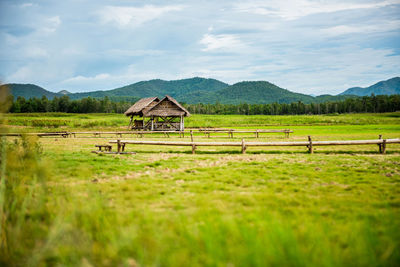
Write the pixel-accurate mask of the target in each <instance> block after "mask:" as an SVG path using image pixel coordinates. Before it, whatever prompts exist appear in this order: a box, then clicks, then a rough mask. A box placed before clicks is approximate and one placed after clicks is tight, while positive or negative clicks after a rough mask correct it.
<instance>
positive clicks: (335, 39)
mask: <svg viewBox="0 0 400 267" xmlns="http://www.w3.org/2000/svg"><path fill="white" fill-rule="evenodd" d="M195 76H196V77H204V78H214V79H218V80H220V81H223V82H226V83H229V84H234V83H236V82H240V81H259V80H263V81H269V82H271V83H274V84H276V85H278V86H280V87H282V88H285V89H288V90H291V91H294V92H300V93H305V94H314V95H320V94H338V93H340V92H342V91H344V90H345V89H347V88H349V87H353V86H362V87H365V86H369V85H372V84H374V83H376V82H378V81H381V80H386V79H389V78H392V77H396V76H400V0H385V1H378V0H376V1H374V0H371V1H369V0H365V1H359V0H343V1H342V0H332V1H329V0H319V1H315V0H285V1H282V0H264V1H260V0H250V1H245V0H239V1H235V0H231V1H225V0H221V1H205V0H196V1H194V0H186V1H165V0H164V1H161V0H160V1H151V0H149V1H127V0H120V1H118V0H116V1H110V0H96V1H89V0H69V1H53V0H38V1H18V0H0V81H1V82H2V83H33V84H36V85H39V86H42V87H44V88H45V89H47V90H49V91H53V92H57V91H60V90H68V91H70V92H83V91H94V90H108V89H113V88H117V87H121V86H124V85H128V84H131V83H135V82H139V81H143V80H151V79H164V80H176V79H184V78H191V77H195Z"/></svg>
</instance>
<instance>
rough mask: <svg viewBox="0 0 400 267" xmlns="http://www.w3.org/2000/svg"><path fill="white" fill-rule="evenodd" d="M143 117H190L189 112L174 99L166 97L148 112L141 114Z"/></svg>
mask: <svg viewBox="0 0 400 267" xmlns="http://www.w3.org/2000/svg"><path fill="white" fill-rule="evenodd" d="M143 115H144V116H146V117H148V116H160V117H167V116H184V117H188V116H190V113H189V111H187V110H186V109H185V108H184V107H182V105H181V104H179V103H178V101H176V100H175V99H174V98H172V97H170V96H169V95H166V96H165V97H164V98H163V99H162V100H160V102H158V103H157V104H156V105H154V106H153V107H152V108H150V109H149V110H146V111H145V112H143Z"/></svg>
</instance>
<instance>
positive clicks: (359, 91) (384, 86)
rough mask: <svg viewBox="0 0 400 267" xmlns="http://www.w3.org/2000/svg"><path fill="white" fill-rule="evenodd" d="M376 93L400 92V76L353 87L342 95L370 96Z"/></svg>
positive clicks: (393, 93)
mask: <svg viewBox="0 0 400 267" xmlns="http://www.w3.org/2000/svg"><path fill="white" fill-rule="evenodd" d="M371 94H375V95H396V94H400V77H395V78H392V79H389V80H386V81H381V82H378V83H376V84H374V85H371V86H369V87H365V88H363V87H352V88H349V89H347V90H346V91H344V92H343V93H341V94H340V95H357V96H369V95H371Z"/></svg>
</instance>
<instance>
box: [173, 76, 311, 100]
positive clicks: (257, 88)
mask: <svg viewBox="0 0 400 267" xmlns="http://www.w3.org/2000/svg"><path fill="white" fill-rule="evenodd" d="M178 99H179V98H178ZM313 100H314V98H313V97H312V96H309V95H304V94H299V93H294V92H291V91H289V90H286V89H282V88H280V87H278V86H276V85H274V84H272V83H269V82H265V81H255V82H249V81H248V82H239V83H236V84H234V85H231V86H228V87H225V88H223V89H220V90H218V91H215V92H209V93H207V94H204V93H203V92H199V91H195V92H192V93H191V94H188V95H184V96H182V97H181V99H180V101H182V102H186V103H199V102H201V103H215V102H217V101H218V102H219V103H221V104H240V103H251V104H268V103H274V102H278V103H291V102H297V101H302V102H303V103H310V102H313Z"/></svg>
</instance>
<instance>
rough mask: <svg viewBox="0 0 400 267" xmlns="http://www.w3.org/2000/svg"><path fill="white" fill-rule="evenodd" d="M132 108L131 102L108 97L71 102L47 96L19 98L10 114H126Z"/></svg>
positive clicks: (13, 104)
mask: <svg viewBox="0 0 400 267" xmlns="http://www.w3.org/2000/svg"><path fill="white" fill-rule="evenodd" d="M130 106H132V102H130V101H112V100H110V98H108V97H104V98H93V97H86V98H82V99H79V100H71V99H70V98H69V96H67V95H65V96H61V97H54V98H53V99H51V100H50V99H48V98H47V97H46V96H42V98H36V97H34V98H30V99H25V98H23V97H18V98H17V99H16V100H15V101H13V103H12V105H11V108H10V112H11V113H29V112H66V113H124V112H125V111H126V110H127V109H128V108H129V107H130Z"/></svg>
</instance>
